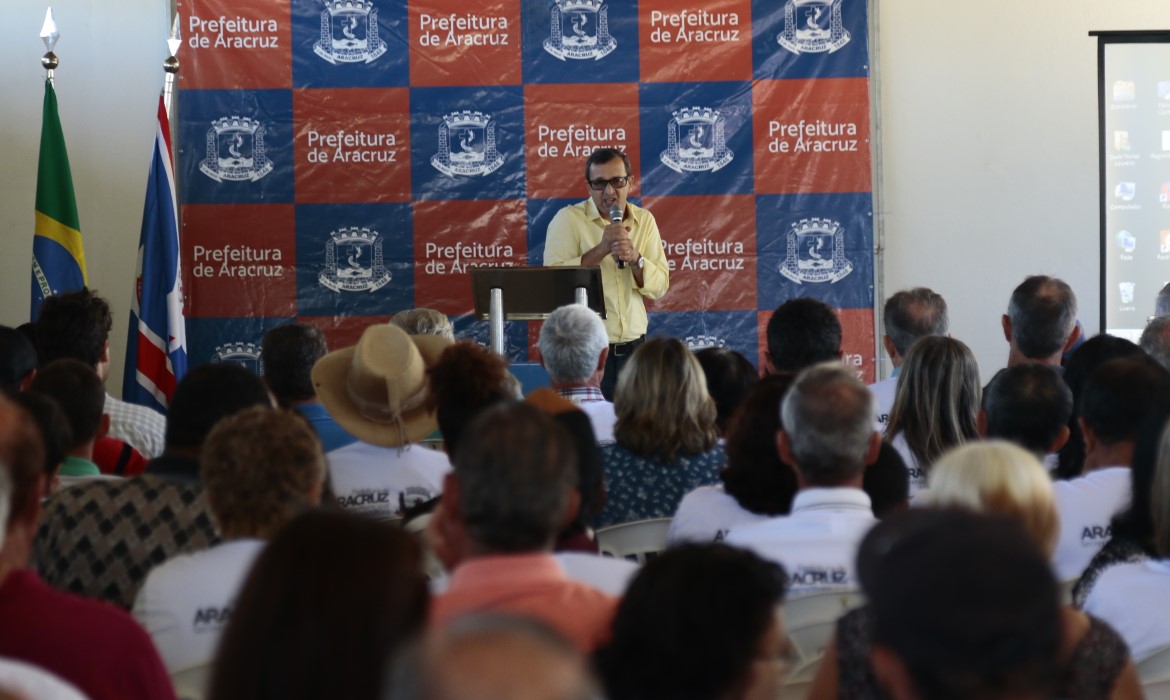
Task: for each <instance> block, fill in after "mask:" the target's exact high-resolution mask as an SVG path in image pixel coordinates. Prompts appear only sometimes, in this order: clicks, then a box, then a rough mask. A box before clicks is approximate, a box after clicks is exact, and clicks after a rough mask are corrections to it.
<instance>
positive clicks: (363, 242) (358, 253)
mask: <svg viewBox="0 0 1170 700" xmlns="http://www.w3.org/2000/svg"><path fill="white" fill-rule="evenodd" d="M390 277H391V275H390V271H389V270H387V269H386V265H385V263H384V262H383V260H382V236H381V235H380V234H379V233H378V232H377V231H373V230H371V229H368V228H365V227H361V228H358V227H356V226H354V227H350V228H339V229H337V230H336V231H333V232H332V233H330V234H329V241H328V242H327V243H326V244H325V269H324V270H321V273H320V274H319V275H317V280H318V281H319V282H320V283H321V286H322V287H325V288H326V289H331V290H333V291H335V292H374V291H377V290H379V289H381V288H382V287H385V286H386V285H387V284H389V282H390Z"/></svg>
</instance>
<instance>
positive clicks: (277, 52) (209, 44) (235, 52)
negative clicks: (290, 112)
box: [179, 0, 292, 90]
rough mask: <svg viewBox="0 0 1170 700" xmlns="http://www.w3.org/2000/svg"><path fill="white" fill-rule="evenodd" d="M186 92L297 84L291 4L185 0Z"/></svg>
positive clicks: (181, 11)
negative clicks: (293, 80) (293, 67)
mask: <svg viewBox="0 0 1170 700" xmlns="http://www.w3.org/2000/svg"><path fill="white" fill-rule="evenodd" d="M179 16H180V19H179V22H180V26H181V32H182V35H183V50H182V52H181V53H180V55H181V56H182V57H183V71H182V72H181V73H179V79H180V80H182V81H183V89H186V90H190V89H195V88H198V89H231V90H246V89H264V88H287V87H291V86H292V49H291V45H292V19H291V18H290V17H289V0H276V1H274V0H183V2H181V3H180V4H179Z"/></svg>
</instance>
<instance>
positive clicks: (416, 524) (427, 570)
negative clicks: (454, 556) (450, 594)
mask: <svg viewBox="0 0 1170 700" xmlns="http://www.w3.org/2000/svg"><path fill="white" fill-rule="evenodd" d="M433 516H434V514H433V513H423V514H422V515H419V516H417V517H415V518H414V519H412V520H409V521H407V522H405V523H403V525H402V527H403V528H404V529H405V530H406V531H407V532H409V533H410V534H412V535H414V536H415V537H417V538H418V541H419V544H421V545H422V548H423V573H424V574H425V575H426V577H427V578H428V579H430V580H431V581H434V580H435V579H438V578H442V577H443V576H446V575H447V567H445V566H443V562H441V561H439V558H438V557H437V556H435V553H434V552H433V551H431V548H430V547H428V546H427V541H426V537H424V536H423V533H424V532H425V531H426V529H427V525H428V524H430V522H431V518H432V517H433Z"/></svg>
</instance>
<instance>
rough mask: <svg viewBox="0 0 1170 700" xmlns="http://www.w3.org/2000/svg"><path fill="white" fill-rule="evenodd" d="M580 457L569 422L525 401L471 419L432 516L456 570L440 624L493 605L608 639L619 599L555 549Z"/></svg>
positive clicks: (587, 639) (437, 604)
mask: <svg viewBox="0 0 1170 700" xmlns="http://www.w3.org/2000/svg"><path fill="white" fill-rule="evenodd" d="M575 459H576V457H575V453H574V450H573V446H572V439H571V438H570V437H569V435H568V434H567V433H566V431H565V429H564V428H562V427H561V426H560V425H559V424H557V423H556V422H555V421H554V420H553V419H552V418H550V417H549V416H548V415H546V414H545V413H543V412H542V411H540V410H539V409H537V408H534V407H532V406H529V405H526V404H524V403H520V402H516V403H507V404H502V405H499V406H496V407H493V408H491V409H489V410H487V411H486V412H485V413H484V414H483V415H481V416H479V417H478V418H476V419H475V420H474V421H473V422H472V423H471V425H470V426H469V427H468V428H467V430H466V432H465V433H464V434H463V437H462V438H461V439H460V441H459V447H458V449H457V450H456V452H455V454H454V456H453V459H452V463H453V466H454V472H453V473H452V474H450V475H448V476H447V477H446V481H445V483H444V484H443V504H442V508H441V509H440V510H439V511H438V512H437V513H436V514H435V516H434V518H433V520H432V523H431V535H432V537H433V539H434V540H435V541H436V544H437V545H438V547H437V548H438V550H439V553H440V557H441V558H442V559H443V561H444V563H445V564H447V567H448V568H449V569H450V570H451V571H452V574H451V580H450V585H449V586H448V588H447V592H446V593H444V594H443V595H440V596H439V597H437V598H436V599H435V600H434V604H433V606H432V608H431V622H432V623H433V624H434V625H436V626H445V625H446V624H447V623H448V622H450V621H451V620H454V619H456V618H458V617H460V616H462V615H465V614H468V613H473V612H489V611H490V612H500V613H509V614H514V615H521V616H525V617H531V618H535V619H537V620H540V621H542V622H544V623H545V624H547V625H549V626H550V627H552V628H553V629H554V630H556V631H557V632H559V633H560V634H562V635H564V636H565V638H567V639H569V640H570V641H572V642H573V643H574V644H576V645H577V646H578V647H579V648H580V649H581V650H583V651H586V652H588V651H592V650H593V649H594V648H596V647H597V646H598V645H599V644H600V643H601V642H603V641H604V640H605V639H606V638H607V637H608V634H609V624H610V621H611V619H612V617H613V612H614V606H615V603H616V601H615V599H613V598H611V597H610V596H607V595H605V594H604V593H602V592H600V591H598V590H597V589H595V588H592V587H590V586H586V585H584V584H582V583H577V582H576V581H571V580H569V579H568V577H567V576H566V575H565V572H564V570H563V569H562V568H561V566H560V565H559V564H558V563H557V561H556V560H555V559H554V558H553V557H552V555H551V553H550V552H551V550H552V545H553V540H554V538H555V537H556V534H557V533H558V532H559V531H560V530H561V528H562V527H563V526H564V524H565V523H566V522H569V521H570V520H571V519H572V517H573V516H574V515H575V513H576V510H577V506H578V501H579V497H578V495H577V494H576V492H575V490H574V488H573V487H574V486H575V479H576V465H575Z"/></svg>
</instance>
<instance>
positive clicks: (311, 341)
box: [260, 323, 357, 452]
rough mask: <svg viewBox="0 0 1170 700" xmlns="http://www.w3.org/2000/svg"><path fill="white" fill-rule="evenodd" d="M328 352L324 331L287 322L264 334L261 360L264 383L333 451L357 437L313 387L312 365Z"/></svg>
mask: <svg viewBox="0 0 1170 700" xmlns="http://www.w3.org/2000/svg"><path fill="white" fill-rule="evenodd" d="M328 353H329V346H328V345H327V344H326V342H325V334H324V333H322V332H321V330H320V329H318V328H317V327H316V326H310V325H309V324H307V323H286V324H284V325H281V326H277V327H276V328H273V329H272V330H270V331H268V332H267V333H265V334H264V340H263V341H261V343H260V360H261V361H262V362H263V363H264V383H265V384H267V385H268V389H269V390H270V391H271V392H272V395H273V396H274V397H275V398H276V404H277V405H278V406H280V407H281V408H288V409H291V410H295V411H296V412H297V413H300V414H301V415H302V416H304V417H305V419H306V420H308V421H309V423H311V424H312V426H313V430H315V431H317V437H319V438H321V448H322V449H323V450H325V451H326V452H331V451H333V450H336V449H337V448H339V447H345V446H346V445H352V444H353V443H355V442H357V438H356V437H354V436H352V435H350V434H349V433H347V432H345V429H344V428H342V427H341V426H340V425H338V424H337V421H336V420H334V419H333V416H331V415H329V412H328V411H326V410H325V407H324V406H323V405H321V400H320V399H318V398H317V390H316V389H315V388H313V365H315V364H317V360H320V359H321V358H322V357H325V355H327V354H328Z"/></svg>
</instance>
